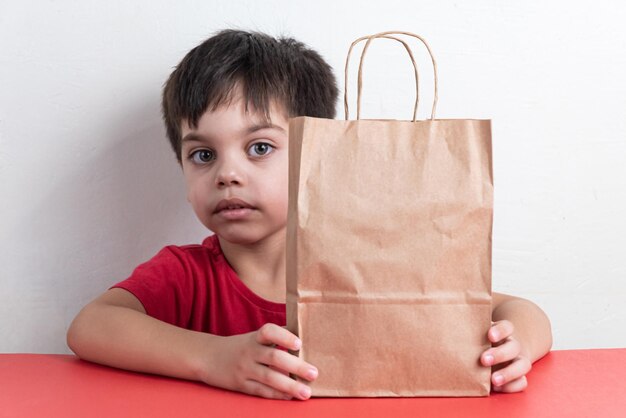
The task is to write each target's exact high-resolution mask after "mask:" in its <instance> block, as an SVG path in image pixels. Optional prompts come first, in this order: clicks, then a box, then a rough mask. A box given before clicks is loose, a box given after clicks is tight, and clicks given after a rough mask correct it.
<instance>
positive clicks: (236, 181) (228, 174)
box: [215, 170, 243, 187]
mask: <svg viewBox="0 0 626 418" xmlns="http://www.w3.org/2000/svg"><path fill="white" fill-rule="evenodd" d="M242 184H243V178H242V176H241V175H239V174H238V173H237V172H236V171H234V170H225V171H220V172H219V173H218V175H217V177H215V185H216V186H217V187H227V186H240V185H242Z"/></svg>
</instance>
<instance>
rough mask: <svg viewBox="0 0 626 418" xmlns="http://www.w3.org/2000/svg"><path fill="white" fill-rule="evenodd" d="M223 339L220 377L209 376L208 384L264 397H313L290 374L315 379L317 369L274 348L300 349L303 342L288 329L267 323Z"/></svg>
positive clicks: (219, 358) (218, 364) (219, 359)
mask: <svg viewBox="0 0 626 418" xmlns="http://www.w3.org/2000/svg"><path fill="white" fill-rule="evenodd" d="M224 341H225V344H224V346H223V351H221V352H220V355H219V357H218V359H217V366H216V367H217V368H218V369H219V370H217V371H216V374H217V375H218V376H220V377H219V378H218V380H217V381H214V379H212V378H211V379H206V380H205V382H206V383H209V384H212V385H215V386H220V387H223V388H225V389H230V390H235V391H238V392H243V393H247V394H250V395H255V396H261V397H264V398H272V399H292V398H293V397H296V398H298V399H301V400H306V399H308V398H310V397H311V390H310V388H309V387H308V386H307V385H305V384H302V383H299V382H296V381H295V380H294V379H292V378H290V377H289V375H288V374H289V373H292V374H294V375H298V376H300V377H302V378H304V379H306V380H309V381H313V380H315V379H316V378H317V375H318V371H317V369H316V368H315V367H313V366H312V365H310V364H308V363H306V362H305V361H303V360H302V359H300V358H298V357H296V356H294V355H293V354H290V353H288V352H286V351H283V350H281V349H279V348H276V347H275V345H279V346H282V347H285V348H288V349H291V350H299V349H300V346H301V344H302V343H301V341H300V340H299V339H298V337H296V336H295V335H293V334H292V333H291V332H289V331H288V330H287V329H285V328H283V327H280V326H278V325H276V324H270V323H268V324H265V325H263V326H262V327H261V328H259V329H258V330H257V331H255V332H251V333H248V334H241V335H234V336H231V337H225V340H224ZM203 380H204V379H203Z"/></svg>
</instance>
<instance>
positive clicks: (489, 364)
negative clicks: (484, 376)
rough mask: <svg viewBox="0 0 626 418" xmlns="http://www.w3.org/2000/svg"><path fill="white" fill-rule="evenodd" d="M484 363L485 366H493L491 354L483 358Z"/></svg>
mask: <svg viewBox="0 0 626 418" xmlns="http://www.w3.org/2000/svg"><path fill="white" fill-rule="evenodd" d="M485 363H487V366H491V365H492V364H493V356H492V355H491V354H487V355H486V356H485Z"/></svg>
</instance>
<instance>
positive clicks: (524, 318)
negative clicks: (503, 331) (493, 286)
mask: <svg viewBox="0 0 626 418" xmlns="http://www.w3.org/2000/svg"><path fill="white" fill-rule="evenodd" d="M499 296H503V298H502V299H503V300H501V301H499V302H498V303H497V304H495V302H496V297H495V294H494V307H493V311H492V320H493V321H500V320H504V319H506V320H508V321H511V322H512V323H513V325H514V327H515V331H514V334H513V335H514V336H515V338H517V340H518V341H519V342H520V343H521V345H522V350H523V351H524V352H525V354H527V355H528V357H529V358H530V360H531V361H532V362H535V361H536V360H538V359H540V358H541V357H543V356H544V355H546V354H547V353H548V352H549V351H550V348H551V347H552V328H551V325H550V320H549V319H548V316H547V315H546V314H545V313H544V312H543V310H541V308H539V307H538V306H537V305H536V304H534V303H533V302H531V301H529V300H526V299H522V298H517V297H512V296H507V295H499ZM497 299H500V298H497Z"/></svg>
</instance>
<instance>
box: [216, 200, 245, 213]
mask: <svg viewBox="0 0 626 418" xmlns="http://www.w3.org/2000/svg"><path fill="white" fill-rule="evenodd" d="M237 209H254V207H253V206H252V205H250V204H249V203H247V202H245V201H243V200H241V199H237V198H232V199H223V200H220V201H219V203H218V204H217V206H216V207H215V212H214V213H219V212H222V211H232V210H237Z"/></svg>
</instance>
